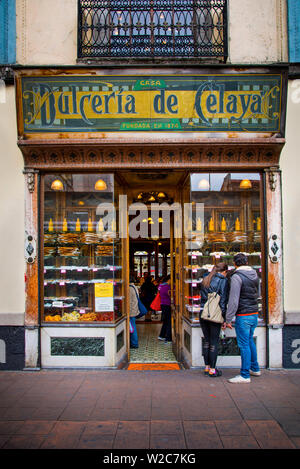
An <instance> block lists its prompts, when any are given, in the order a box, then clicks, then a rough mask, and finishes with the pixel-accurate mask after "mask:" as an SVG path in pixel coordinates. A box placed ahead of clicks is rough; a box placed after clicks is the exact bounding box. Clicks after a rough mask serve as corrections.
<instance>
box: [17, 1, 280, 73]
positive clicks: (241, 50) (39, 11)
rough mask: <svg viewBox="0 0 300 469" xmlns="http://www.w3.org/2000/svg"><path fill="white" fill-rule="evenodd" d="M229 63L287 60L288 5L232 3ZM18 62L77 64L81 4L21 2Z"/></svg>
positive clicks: (275, 2) (230, 10)
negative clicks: (78, 5) (78, 23)
mask: <svg viewBox="0 0 300 469" xmlns="http://www.w3.org/2000/svg"><path fill="white" fill-rule="evenodd" d="M228 3H229V13H228V18H229V19H228V23H229V62H231V63H236V64H243V63H244V64H245V63H246V64H248V63H249V64H250V63H256V64H259V63H272V62H277V61H279V62H283V61H287V60H288V58H287V57H288V56H287V33H286V2H285V1H284V0H264V1H263V2H262V1H261V0H229V2H228ZM16 6H17V62H18V63H20V64H24V65H25V64H27V65H50V64H52V65H53V64H57V65H59V64H63V65H75V64H76V58H77V0H64V1H63V2H62V0H51V1H49V0H16Z"/></svg>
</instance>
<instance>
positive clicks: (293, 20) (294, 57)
mask: <svg viewBox="0 0 300 469" xmlns="http://www.w3.org/2000/svg"><path fill="white" fill-rule="evenodd" d="M288 35H289V61H290V62H293V63H296V62H300V1H299V0H288Z"/></svg>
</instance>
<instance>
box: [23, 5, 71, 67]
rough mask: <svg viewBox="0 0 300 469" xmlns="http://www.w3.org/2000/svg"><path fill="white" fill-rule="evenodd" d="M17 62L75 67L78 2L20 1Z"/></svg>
mask: <svg viewBox="0 0 300 469" xmlns="http://www.w3.org/2000/svg"><path fill="white" fill-rule="evenodd" d="M16 8H17V62H18V63H20V64H23V65H33V64H34V65H43V64H46V65H51V64H52V65H53V64H56V65H59V64H62V65H68V64H71V65H72V64H74V65H75V64H76V58H77V0H63V1H62V0H51V1H49V0H17V4H16Z"/></svg>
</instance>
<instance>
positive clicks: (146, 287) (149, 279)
mask: <svg viewBox="0 0 300 469" xmlns="http://www.w3.org/2000/svg"><path fill="white" fill-rule="evenodd" d="M140 291H141V294H140V298H141V301H142V302H143V303H144V305H145V306H146V308H147V310H148V313H147V314H146V316H145V321H146V322H151V314H152V310H151V308H150V305H151V303H152V301H153V300H154V298H155V296H156V292H157V289H156V286H155V285H154V283H153V275H147V276H146V278H145V282H144V283H143V285H142V286H141V290H140Z"/></svg>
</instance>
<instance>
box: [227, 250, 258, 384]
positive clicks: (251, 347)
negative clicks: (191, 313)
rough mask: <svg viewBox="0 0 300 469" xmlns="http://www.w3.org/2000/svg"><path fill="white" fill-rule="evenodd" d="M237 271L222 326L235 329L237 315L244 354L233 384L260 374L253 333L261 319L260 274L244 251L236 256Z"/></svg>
mask: <svg viewBox="0 0 300 469" xmlns="http://www.w3.org/2000/svg"><path fill="white" fill-rule="evenodd" d="M233 262H234V266H235V271H234V272H233V274H232V275H231V277H230V293H229V301H228V306H227V312H226V319H225V323H224V324H223V328H224V329H225V328H226V327H228V328H230V329H232V325H231V322H232V320H233V318H234V317H235V333H236V339H237V343H238V346H239V349H240V353H241V370H240V375H238V376H235V377H234V378H231V379H229V380H228V381H229V382H230V383H250V381H251V379H250V375H253V376H260V375H261V372H260V368H259V364H258V361H257V350H256V345H255V342H254V339H253V334H254V331H255V328H256V326H257V321H258V297H259V288H260V283H259V277H258V275H257V273H256V271H255V270H254V269H252V267H250V266H249V265H248V258H247V256H246V255H245V254H243V253H239V254H236V255H235V256H234V258H233Z"/></svg>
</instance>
